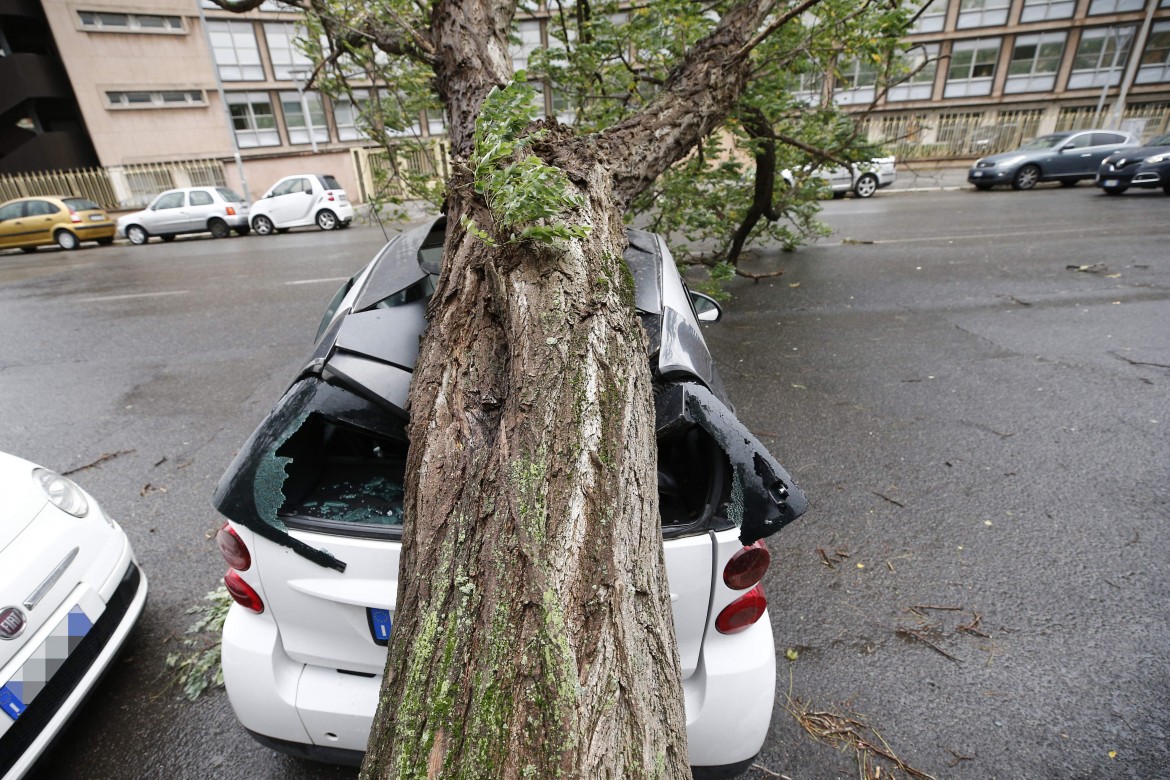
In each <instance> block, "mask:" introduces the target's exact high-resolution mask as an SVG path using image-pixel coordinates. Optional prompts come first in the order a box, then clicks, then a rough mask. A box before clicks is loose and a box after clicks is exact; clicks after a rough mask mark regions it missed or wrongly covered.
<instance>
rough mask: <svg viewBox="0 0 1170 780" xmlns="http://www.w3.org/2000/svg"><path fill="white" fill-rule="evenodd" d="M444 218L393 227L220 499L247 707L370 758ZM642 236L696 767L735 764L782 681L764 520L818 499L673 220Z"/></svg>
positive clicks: (226, 647)
mask: <svg viewBox="0 0 1170 780" xmlns="http://www.w3.org/2000/svg"><path fill="white" fill-rule="evenodd" d="M444 227H445V218H440V219H439V220H437V221H436V222H435V223H433V224H431V225H423V226H422V227H420V228H417V229H415V230H413V231H410V232H408V233H404V234H402V235H400V236H397V237H395V238H394V239H393V240H392V241H390V243H388V244H387V245H386V247H385V248H384V249H383V250H382V251H381V252H380V253H379V255H378V256H377V257H376V258H375V259H374V261H373V262H371V263H370V264H369V265H368V266H367V267H366V268H365V269H364V270H363V271H361V272H360V273H359V274H358V275H357V276H355V277H354V278H353V279H351V280H350V281H349V282H348V283H347V284H346V285H344V286H343V287H342V288H341V290H340V291H339V292H338V295H337V296H336V297H335V298H334V300H333V302H332V303H331V304H330V305H329V307H328V309H327V311H326V314H325V317H324V319H323V320H322V323H321V327H320V330H319V331H318V337H317V344H316V349H315V350H314V353H313V356H312V357H311V358H310V360H309V362H308V364H307V366H306V369H305V370H304V371H303V372H301V374H300V376H299V377H298V379H297V381H296V382H295V383H294V384H293V385H292V387H291V388H290V389H289V390H288V391H287V392H286V394H285V395H284V397H283V398H282V399H281V400H280V402H279V403H278V404H277V406H276V408H275V409H274V410H273V411H272V412H271V413H270V414H269V415H268V417H267V418H266V419H265V421H264V422H263V423H262V424H261V425H260V427H259V428H258V429H257V430H256V432H255V433H254V434H253V435H252V437H251V438H250V439H249V440H248V442H246V443H245V444H244V445H243V447H242V448H241V450H240V452H239V454H238V455H237V456H236V459H235V461H234V462H233V463H232V465H231V466H230V467H229V469H228V471H227V473H226V474H225V475H224V477H223V479H222V481H221V482H220V485H219V488H218V490H217V492H216V495H215V498H214V501H213V503H214V504H215V506H216V508H217V509H218V510H219V511H220V512H221V513H222V514H223V515H225V516H226V517H227V518H228V520H229V522H228V523H227V524H226V525H225V526H224V528H223V529H222V530H221V531H220V533H219V535H218V541H219V545H220V550H221V551H222V552H223V554H224V558H225V560H227V562H228V565H229V566H230V567H231V568H230V570H229V571H228V573H227V576H226V577H225V581H226V583H227V586H228V590H229V591H230V592H231V594H232V597H233V598H234V599H235V602H236V603H235V604H233V605H232V607H231V610H230V612H229V614H228V618H227V622H226V624H225V625H224V630H223V656H222V657H223V674H224V682H225V684H226V686H227V692H228V696H229V698H230V699H231V703H232V707H233V708H234V709H235V712H236V716H237V717H238V718H239V720H240V722H241V723H242V724H243V725H244V727H245V728H246V729H247V730H248V731H249V732H251V734H252V735H253V736H254V737H255V738H256V740H257V741H259V742H260V743H261V744H264V745H267V746H269V747H272V748H274V749H276V750H280V751H284V752H287V753H291V754H293V755H298V756H301V757H306V758H313V759H317V760H321V761H328V762H333V763H350V764H356V763H358V762H359V761H360V760H361V757H362V753H363V751H364V750H365V748H366V743H367V740H368V737H369V732H370V725H371V722H372V720H373V716H374V710H375V708H376V706H377V701H378V691H379V688H380V686H381V680H382V671H383V668H384V667H385V663H386V649H385V646H386V644H387V642H388V639H389V635H390V631H391V626H392V624H393V621H394V599H395V593H396V590H397V579H396V575H395V573H396V572H397V571H398V565H399V554H400V550H401V541H400V540H401V537H402V511H403V510H402V490H403V488H402V486H403V480H404V478H405V456H406V448H407V443H406V429H405V425H406V411H405V408H406V394H407V391H408V388H409V385H410V377H411V373H410V367H412V366H413V365H414V363H415V358H416V356H417V352H418V343H419V336H420V334H421V333H422V331H423V329H424V327H425V324H426V319H425V311H426V305H427V300H428V299H429V296H430V294H431V291H432V290H433V289H434V287H433V285H434V281H435V276H436V275H437V274H438V272H439V258H440V255H441V252H442V244H443V234H444ZM629 238H630V248H629V249H628V250H627V252H626V260H627V262H628V263H629V266H630V268H631V270H632V273H633V276H634V279H635V299H636V304H637V307H638V311H639V314H640V316H641V317H642V319H643V322H644V323H646V330H647V332H648V333H649V334H650V339H651V343H650V345H649V353H648V356H649V358H650V360H651V365H652V367H653V369H654V379H655V383H656V394H655V404H656V414H657V437H658V474H659V477H658V480H659V483H658V488H659V497H660V501H659V503H660V511H661V514H662V535H663V538H664V550H665V557H666V569H667V575H668V577H669V581H670V589H671V594H672V607H673V614H674V625H675V631H676V635H677V639H678V650H679V656H680V660H681V664H682V675H683V688H684V693H685V700H686V714H687V738H688V744H689V750H690V763H691V765H692V766H693V767H695V772H696V777H698V776H722V775H728V774H733V773H735V772H739V771H743V770H745V769H746V768H747V767H749V766H750V764H751V761H752V760H753V758H754V757H755V756H756V754H757V753H758V752H759V750H760V748H761V746H762V745H763V742H764V739H765V737H766V735H767V733H768V728H769V726H770V724H771V716H772V705H773V699H774V697H775V676H776V650H775V645H774V643H773V638H772V627H771V623H770V622H769V619H768V612H767V599H766V598H765V596H764V591H763V588H762V587H761V585H760V580H761V578H762V577H763V576H764V574H765V572H766V571H767V569H768V566H769V564H770V560H771V559H770V556H769V554H768V551H767V548H766V547H765V546H764V545H763V542H762V538H763V537H764V536H767V535H770V534H771V533H774V532H775V531H777V530H779V529H780V528H781V527H783V526H784V525H786V524H787V523H788V522H791V521H792V520H793V519H795V518H796V517H798V516H799V515H800V514H801V513H803V512H804V511H805V509H806V508H807V505H808V504H807V501H806V499H805V497H804V494H803V493H802V492H801V490H800V488H799V487H797V486H796V485H795V484H793V482H792V479H791V477H790V476H789V475H788V473H787V472H786V471H785V470H784V469H783V468H782V467H781V466H780V464H779V463H777V462H776V460H775V459H774V458H773V457H772V456H771V454H769V453H768V451H767V449H766V448H765V447H764V446H763V445H762V444H761V443H760V442H759V441H758V440H757V439H756V437H755V436H754V435H752V434H751V432H750V431H748V429H747V428H746V427H744V425H743V424H742V423H741V422H740V421H739V420H738V419H736V417H735V415H734V413H733V412H732V411H731V409H730V405H729V403H728V401H727V399H726V394H725V393H724V390H723V385H722V382H721V381H720V379H719V375H718V372H717V371H716V369H715V366H714V363H713V361H712V359H711V355H710V353H709V352H708V351H707V347H706V344H705V342H704V341H703V336H702V333H701V331H700V329H699V321H714V320H716V319H718V314H719V310H718V306H717V304H715V303H714V302H713V301H711V300H710V299H709V298H706V297H703V296H698V295H696V294H693V293H692V294H690V295H688V292H689V291H688V290H687V288H686V286H685V284H684V283H683V281H682V279H681V278H680V277H679V274H678V270H677V269H676V267H675V263H674V259H673V258H672V257H671V255H670V252H669V250H668V249H667V247H666V244H665V243H664V242H663V241H662V239H661V237H659V236H657V235H655V234H652V233H645V232H642V231H636V230H630V231H629ZM696 303H697V304H698V305H696ZM696 405H698V409H697V408H696ZM733 485H734V487H733ZM737 522H738V525H737Z"/></svg>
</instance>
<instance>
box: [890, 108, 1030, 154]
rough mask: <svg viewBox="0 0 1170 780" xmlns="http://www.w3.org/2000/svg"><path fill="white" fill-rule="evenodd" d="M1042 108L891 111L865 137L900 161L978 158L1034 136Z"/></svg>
mask: <svg viewBox="0 0 1170 780" xmlns="http://www.w3.org/2000/svg"><path fill="white" fill-rule="evenodd" d="M1043 116H1044V111H1043V110H1042V109H1023V110H1014V111H990V112H984V111H970V112H952V113H940V114H934V115H930V114H924V113H917V114H894V115H887V116H882V117H880V118H877V121H871V122H870V124H869V129H868V132H869V138H870V139H871V140H873V141H876V142H878V143H880V144H882V145H883V146H885V147H886V148H887V149H888V150H889V151H890V152H892V153H893V154H894V155H895V156H897V158H898V159H900V160H926V159H952V158H968V157H981V156H983V155H986V154H995V153H997V152H1005V151H1008V150H1009V149H1015V148H1016V147H1018V146H1019V145H1020V144H1022V143H1023V142H1024V141H1027V140H1028V139H1030V138H1034V137H1035V136H1036V135H1037V134H1038V133H1039V130H1040V122H1041V119H1042V118H1043Z"/></svg>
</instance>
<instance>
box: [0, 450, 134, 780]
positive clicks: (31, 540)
mask: <svg viewBox="0 0 1170 780" xmlns="http://www.w3.org/2000/svg"><path fill="white" fill-rule="evenodd" d="M0 496H3V497H4V505H3V506H4V511H3V515H2V516H0V518H2V519H0V712H2V713H3V714H0V777H3V778H4V780H16V778H19V777H22V776H23V775H24V774H25V773H26V772H27V771H28V770H29V769H30V768H31V767H32V765H33V764H34V763H35V761H36V759H37V757H38V756H40V755H41V754H42V753H43V752H44V751H45V749H46V748H47V747H48V745H49V743H50V742H51V741H52V740H53V738H54V737H55V736H56V735H57V734H58V733H59V732H60V731H61V730H62V729H63V728H64V727H65V724H66V723H67V722H68V720H69V718H70V717H71V716H73V715H74V714H75V713H76V712H77V710H78V708H79V707H80V706H81V703H82V701H83V700H84V699H85V697H86V695H87V694H89V693H90V692H91V691H92V690H93V688H94V686H96V685H97V683H98V680H99V679H100V678H101V676H102V673H103V672H105V670H106V669H107V667H109V666H110V664H111V663H112V662H113V660H114V658H115V657H116V656H117V654H118V650H119V649H120V648H121V646H122V643H123V642H125V641H126V637H127V636H129V634H130V630H131V629H132V628H133V627H134V623H135V621H137V620H138V616H139V615H140V614H142V609H143V606H144V605H145V604H146V576H145V575H144V574H143V573H142V571H141V570H140V569H139V568H138V564H137V563H136V562H135V560H134V551H133V550H132V549H131V548H130V542H129V541H128V540H127V539H126V535H125V534H124V533H122V529H121V528H119V527H118V524H117V523H115V522H114V521H113V520H112V519H110V518H109V517H107V516H106V515H105V514H104V513H103V512H102V510H101V507H99V506H98V504H97V502H96V501H94V500H93V498H92V497H91V496H89V495H88V494H87V493H86V492H85V491H83V490H82V489H81V488H79V487H78V486H77V485H76V484H75V483H74V482H73V481H72V480H70V479H68V478H66V477H63V476H61V475H59V474H55V473H53V472H51V471H49V470H47V469H43V468H40V467H39V466H37V465H35V464H33V463H29V462H28V461H26V460H22V459H20V458H17V457H14V456H12V455H6V454H4V453H0Z"/></svg>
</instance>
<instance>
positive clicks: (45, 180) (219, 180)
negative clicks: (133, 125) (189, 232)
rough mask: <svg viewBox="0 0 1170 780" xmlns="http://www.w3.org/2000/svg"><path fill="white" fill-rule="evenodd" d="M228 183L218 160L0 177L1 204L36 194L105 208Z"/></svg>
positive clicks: (126, 206)
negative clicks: (181, 189) (83, 200)
mask: <svg viewBox="0 0 1170 780" xmlns="http://www.w3.org/2000/svg"><path fill="white" fill-rule="evenodd" d="M226 184H227V180H226V178H225V177H224V170H223V163H221V162H220V161H219V160H179V161H176V162H167V163H145V164H139V165H118V166H112V167H109V168H82V169H77V170H68V171H42V172H36V173H14V174H3V175H0V201H3V200H11V199H13V198H26V197H30V196H35V195H57V196H72V197H81V198H89V199H90V200H92V201H94V202H95V203H97V204H99V205H100V206H102V207H103V208H107V209H115V210H117V209H134V208H142V207H143V206H145V205H146V204H147V203H149V202H150V201H151V199H153V198H154V196H155V195H158V194H159V193H160V192H162V191H163V190H169V189H171V188H173V187H222V186H225V185H226Z"/></svg>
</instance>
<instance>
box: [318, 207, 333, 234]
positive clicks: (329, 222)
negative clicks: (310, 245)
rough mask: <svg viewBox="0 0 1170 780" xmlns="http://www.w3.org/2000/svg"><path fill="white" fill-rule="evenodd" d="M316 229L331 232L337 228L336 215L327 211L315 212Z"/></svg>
mask: <svg viewBox="0 0 1170 780" xmlns="http://www.w3.org/2000/svg"><path fill="white" fill-rule="evenodd" d="M317 227H319V228H321V229H322V230H333V229H334V228H335V227H337V215H336V214H334V213H333V212H332V211H330V210H329V209H321V210H320V211H318V212H317Z"/></svg>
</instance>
